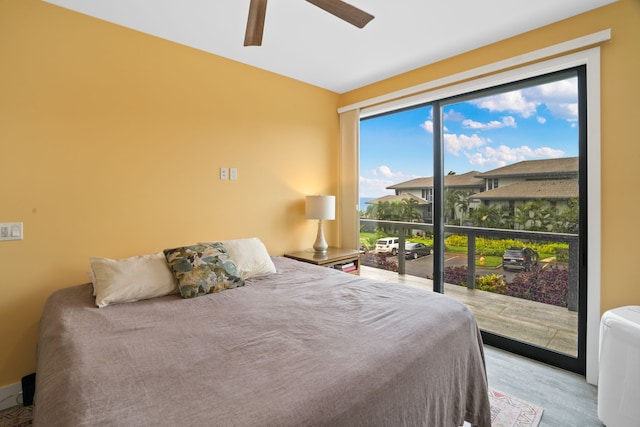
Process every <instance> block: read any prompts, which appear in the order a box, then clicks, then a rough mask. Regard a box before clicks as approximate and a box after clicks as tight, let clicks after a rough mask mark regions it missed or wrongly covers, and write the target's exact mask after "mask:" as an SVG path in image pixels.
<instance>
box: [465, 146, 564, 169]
mask: <svg viewBox="0 0 640 427" xmlns="http://www.w3.org/2000/svg"><path fill="white" fill-rule="evenodd" d="M564 155H565V152H564V151H562V150H556V149H554V148H550V147H540V148H536V149H531V148H530V147H528V146H526V145H523V146H520V147H507V146H506V145H501V146H499V147H497V148H494V147H483V148H482V149H480V150H478V151H477V152H475V153H474V154H466V156H467V158H468V159H469V163H471V164H472V165H477V166H480V167H501V166H506V165H508V164H511V163H516V162H521V161H523V160H538V159H552V158H557V157H564Z"/></svg>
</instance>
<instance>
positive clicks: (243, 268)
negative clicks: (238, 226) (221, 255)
mask: <svg viewBox="0 0 640 427" xmlns="http://www.w3.org/2000/svg"><path fill="white" fill-rule="evenodd" d="M222 244H223V245H224V248H225V249H226V250H227V253H228V254H229V258H231V259H232V260H233V261H235V263H236V266H237V267H238V272H239V273H240V277H242V278H243V279H249V278H251V277H260V276H266V275H267V274H272V273H275V272H276V266H275V265H273V261H272V260H271V257H270V256H269V253H268V252H267V248H266V247H265V245H264V243H262V241H261V240H260V239H258V238H257V237H251V238H249V239H235V240H222Z"/></svg>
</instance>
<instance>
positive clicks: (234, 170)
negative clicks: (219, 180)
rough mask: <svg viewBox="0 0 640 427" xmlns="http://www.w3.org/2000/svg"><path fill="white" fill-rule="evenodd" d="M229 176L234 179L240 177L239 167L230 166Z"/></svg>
mask: <svg viewBox="0 0 640 427" xmlns="http://www.w3.org/2000/svg"><path fill="white" fill-rule="evenodd" d="M229 178H230V179H231V180H232V181H235V180H236V179H238V168H229Z"/></svg>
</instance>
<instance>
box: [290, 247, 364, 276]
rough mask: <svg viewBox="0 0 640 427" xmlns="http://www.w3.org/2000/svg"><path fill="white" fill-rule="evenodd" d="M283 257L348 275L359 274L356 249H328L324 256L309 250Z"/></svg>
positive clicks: (358, 260)
mask: <svg viewBox="0 0 640 427" xmlns="http://www.w3.org/2000/svg"><path fill="white" fill-rule="evenodd" d="M284 256H285V257H287V258H292V259H295V260H298V261H302V262H308V263H309V264H315V265H319V266H322V267H329V268H333V269H336V270H340V271H344V272H345V273H349V274H358V275H359V274H360V251H359V250H356V249H342V248H328V249H327V253H325V254H316V253H315V252H314V251H313V249H309V250H306V251H300V252H291V253H288V254H284Z"/></svg>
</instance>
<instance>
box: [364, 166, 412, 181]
mask: <svg viewBox="0 0 640 427" xmlns="http://www.w3.org/2000/svg"><path fill="white" fill-rule="evenodd" d="M371 174H372V175H373V176H377V175H378V174H380V175H382V176H384V177H385V178H398V177H401V176H403V175H404V174H403V173H402V172H393V171H392V170H391V168H390V167H389V166H386V165H380V166H378V167H377V168H375V169H374V170H372V171H371Z"/></svg>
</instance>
